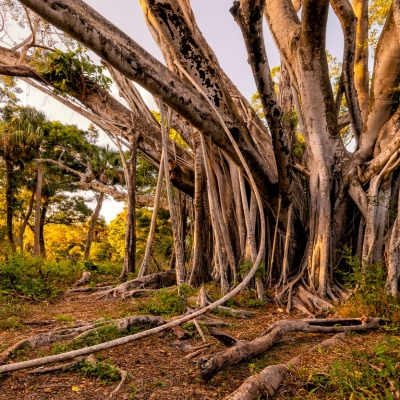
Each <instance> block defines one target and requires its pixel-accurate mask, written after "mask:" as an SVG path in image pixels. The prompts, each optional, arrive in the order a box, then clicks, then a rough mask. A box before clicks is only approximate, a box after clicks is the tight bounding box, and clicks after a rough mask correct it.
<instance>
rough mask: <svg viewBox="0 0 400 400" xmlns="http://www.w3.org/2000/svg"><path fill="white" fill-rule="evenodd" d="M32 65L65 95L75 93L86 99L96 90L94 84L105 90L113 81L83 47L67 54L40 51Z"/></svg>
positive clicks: (56, 51) (57, 50)
mask: <svg viewBox="0 0 400 400" xmlns="http://www.w3.org/2000/svg"><path fill="white" fill-rule="evenodd" d="M32 65H33V66H34V67H35V68H36V70H37V72H39V73H40V74H42V75H43V77H44V78H45V79H46V80H48V81H50V82H51V83H52V84H53V85H54V86H55V87H56V88H57V89H58V90H60V92H63V93H67V94H71V93H75V94H78V95H79V96H81V97H82V98H85V97H86V95H87V94H88V93H89V92H90V91H91V90H93V89H94V85H93V83H94V84H97V85H99V86H100V87H102V88H103V89H105V90H108V89H110V87H111V83H112V81H111V79H110V78H108V77H106V76H105V75H104V74H103V71H104V70H105V67H104V66H102V65H95V64H94V63H93V61H92V60H91V59H90V57H89V56H88V55H87V54H86V53H85V51H84V50H83V49H82V48H81V47H78V49H77V50H76V51H67V52H63V51H61V50H59V49H55V51H54V52H51V51H48V52H43V51H38V52H37V53H36V59H35V61H33V62H32Z"/></svg>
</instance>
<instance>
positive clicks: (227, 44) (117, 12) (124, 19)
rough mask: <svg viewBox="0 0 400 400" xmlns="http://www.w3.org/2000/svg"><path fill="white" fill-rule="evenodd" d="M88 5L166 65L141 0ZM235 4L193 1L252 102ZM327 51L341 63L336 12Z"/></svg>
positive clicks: (38, 101)
mask: <svg viewBox="0 0 400 400" xmlns="http://www.w3.org/2000/svg"><path fill="white" fill-rule="evenodd" d="M86 3H88V4H89V5H90V6H91V7H93V8H94V9H96V10H97V11H98V12H99V13H101V14H102V15H103V16H104V17H106V18H107V19H109V20H110V21H111V22H112V23H114V24H115V25H117V26H118V27H119V28H120V29H121V30H123V31H124V32H125V33H127V34H128V35H129V36H131V37H132V38H133V39H134V40H135V41H136V42H137V43H138V44H139V45H141V46H142V47H143V48H145V49H146V50H147V51H148V52H149V53H151V54H152V55H153V56H155V57H157V58H158V59H159V60H160V61H163V60H162V56H161V53H160V51H159V49H158V47H157V45H156V44H155V43H154V40H153V38H152V37H151V35H150V32H149V31H148V29H147V26H146V24H145V22H144V18H143V14H142V11H141V8H140V5H139V1H138V0H112V1H111V0H86ZM232 4H233V0H191V5H192V8H193V12H194V15H195V17H196V20H197V24H198V26H199V28H200V30H201V31H202V33H203V35H204V37H205V38H206V40H207V41H208V43H209V44H210V46H211V47H212V49H213V50H214V52H215V53H216V55H217V57H218V60H219V63H220V65H221V67H222V68H223V69H224V71H225V72H226V74H227V75H228V76H229V77H230V78H231V79H232V81H233V83H234V84H235V85H236V86H237V87H238V89H239V91H240V92H241V93H242V94H243V95H244V96H245V97H246V98H248V99H250V98H251V96H252V94H253V93H254V92H255V91H256V88H255V84H254V80H253V77H252V73H251V69H250V67H249V65H248V63H247V54H246V50H245V46H244V43H243V39H242V36H241V33H240V29H239V27H238V25H237V24H236V23H235V21H234V20H233V17H232V16H231V14H230V13H229V8H230V7H231V6H232ZM330 33H331V34H330ZM264 34H265V39H266V47H267V52H268V59H269V63H270V66H271V67H274V66H276V65H279V63H280V61H279V54H278V52H277V50H276V48H275V45H274V43H273V40H272V38H271V36H270V34H269V32H268V27H267V26H266V24H264ZM327 48H328V50H329V51H330V53H331V54H332V55H334V56H335V57H337V58H338V60H339V61H340V60H341V58H342V48H343V38H342V34H341V28H340V24H339V22H338V20H337V18H336V17H335V15H334V14H333V12H331V13H330V18H329V26H328V36H327ZM93 59H95V57H93ZM23 89H24V93H23V94H22V95H21V96H20V97H21V99H22V101H23V103H25V104H26V105H33V106H35V107H37V108H39V109H43V110H44V111H45V113H46V115H47V117H48V118H49V119H54V120H59V121H61V122H63V123H68V124H76V125H78V126H79V127H80V128H82V129H87V127H88V126H89V124H90V122H89V121H88V120H86V118H83V117H81V116H80V115H78V114H77V113H75V112H73V111H71V110H70V109H69V108H68V107H66V106H64V105H61V104H59V103H58V102H56V101H55V100H53V99H51V98H48V97H47V96H44V95H42V94H41V93H40V92H38V91H37V90H36V89H34V88H31V89H29V88H26V87H24V88H23ZM141 92H142V94H143V97H144V99H145V101H146V102H147V103H148V104H149V106H150V107H151V108H154V102H153V101H152V98H151V96H150V95H149V94H148V93H146V92H145V91H141ZM101 140H102V142H104V143H105V142H106V141H107V139H106V137H104V138H102V139H101ZM93 207H94V206H93ZM122 208H123V203H116V202H115V201H113V200H109V201H107V202H105V204H104V205H103V209H102V213H101V214H102V215H103V216H104V217H105V218H106V220H107V221H108V222H109V221H110V220H112V219H113V218H114V217H115V216H116V215H117V214H118V213H119V212H120V211H121V210H122Z"/></svg>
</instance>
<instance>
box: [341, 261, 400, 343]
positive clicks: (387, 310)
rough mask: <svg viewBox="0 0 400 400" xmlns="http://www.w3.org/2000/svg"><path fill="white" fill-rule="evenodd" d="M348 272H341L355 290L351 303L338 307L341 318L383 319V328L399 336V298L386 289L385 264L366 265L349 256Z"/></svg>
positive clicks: (349, 300)
mask: <svg viewBox="0 0 400 400" xmlns="http://www.w3.org/2000/svg"><path fill="white" fill-rule="evenodd" d="M346 258H347V263H348V265H349V272H347V273H342V276H343V279H344V282H345V284H346V285H347V286H348V287H349V288H353V293H352V294H351V295H350V297H349V298H348V300H347V301H346V302H345V303H344V304H342V305H340V306H339V308H338V311H339V314H340V315H341V316H342V317H350V318H357V317H360V316H362V315H368V316H370V317H380V318H382V319H384V320H385V321H386V322H387V325H385V326H384V328H383V329H385V330H386V331H388V332H390V333H392V334H397V335H400V298H399V296H397V297H393V296H391V295H390V293H389V292H388V290H387V287H386V280H387V272H386V267H385V265H383V264H382V263H363V265H361V263H360V261H359V260H358V259H357V257H354V256H352V255H347V256H346Z"/></svg>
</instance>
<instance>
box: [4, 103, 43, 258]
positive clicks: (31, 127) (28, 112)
mask: <svg viewBox="0 0 400 400" xmlns="http://www.w3.org/2000/svg"><path fill="white" fill-rule="evenodd" d="M45 121H46V117H45V115H44V114H43V113H41V112H39V111H37V110H35V109H34V108H31V107H14V108H11V107H5V108H4V109H3V121H2V123H1V124H0V157H1V158H2V159H3V162H4V166H5V172H6V210H7V212H6V213H7V236H8V241H9V244H10V247H11V250H12V251H13V252H15V251H16V246H15V241H14V235H13V216H14V210H15V206H16V199H15V193H16V192H17V190H18V188H19V187H20V186H21V180H22V172H23V171H24V169H25V164H26V163H29V162H31V161H33V160H34V158H35V157H37V155H38V151H39V148H40V143H41V141H42V137H43V129H42V125H43V123H44V122H45Z"/></svg>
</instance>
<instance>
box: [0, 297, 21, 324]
mask: <svg viewBox="0 0 400 400" xmlns="http://www.w3.org/2000/svg"><path fill="white" fill-rule="evenodd" d="M27 315H28V308H27V306H26V305H25V304H20V303H19V302H17V301H16V300H15V299H13V298H12V297H10V296H7V297H6V296H0V329H11V330H14V329H22V328H23V327H24V325H23V324H22V323H21V322H22V319H23V318H24V317H26V316H27Z"/></svg>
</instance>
